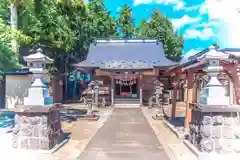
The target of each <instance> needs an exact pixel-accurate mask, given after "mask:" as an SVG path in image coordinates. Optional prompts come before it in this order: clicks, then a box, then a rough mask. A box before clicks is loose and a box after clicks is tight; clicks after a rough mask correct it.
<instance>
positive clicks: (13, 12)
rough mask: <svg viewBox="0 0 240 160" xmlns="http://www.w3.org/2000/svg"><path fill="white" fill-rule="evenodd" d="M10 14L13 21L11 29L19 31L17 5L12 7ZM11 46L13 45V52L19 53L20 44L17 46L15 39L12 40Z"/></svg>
mask: <svg viewBox="0 0 240 160" xmlns="http://www.w3.org/2000/svg"><path fill="white" fill-rule="evenodd" d="M10 13H11V19H10V21H11V22H10V23H11V27H12V28H14V29H17V27H18V26H17V24H18V13H17V5H15V4H11V5H10ZM11 45H12V50H13V52H14V53H17V51H18V44H17V41H16V40H15V39H13V40H12V42H11Z"/></svg>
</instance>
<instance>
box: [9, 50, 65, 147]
mask: <svg viewBox="0 0 240 160" xmlns="http://www.w3.org/2000/svg"><path fill="white" fill-rule="evenodd" d="M24 60H25V61H26V62H27V63H28V66H29V67H30V68H29V69H30V70H31V71H32V72H33V74H34V78H35V80H34V82H33V83H32V85H31V86H30V88H29V90H28V97H25V98H24V105H21V106H17V107H16V108H15V109H14V112H15V127H14V129H13V143H12V146H13V148H15V149H27V150H51V149H53V148H54V147H55V146H57V145H58V144H60V143H61V142H62V140H63V134H62V130H61V121H60V112H59V109H58V107H57V106H56V105H55V104H53V100H52V97H51V96H50V95H49V88H48V87H47V86H46V84H45V82H44V78H43V73H45V72H46V71H47V69H46V64H47V63H52V62H53V60H52V59H50V58H48V57H47V56H45V55H43V54H42V51H41V50H40V49H38V50H37V52H36V53H35V54H31V55H29V56H26V57H24Z"/></svg>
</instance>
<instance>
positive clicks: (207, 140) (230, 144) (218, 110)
mask: <svg viewBox="0 0 240 160" xmlns="http://www.w3.org/2000/svg"><path fill="white" fill-rule="evenodd" d="M228 59H229V56H228V54H226V53H222V52H219V51H217V50H216V49H215V48H210V50H209V52H208V53H206V54H205V55H204V56H203V57H201V59H200V61H202V62H205V63H207V66H206V68H205V72H206V73H207V75H208V76H209V81H208V83H207V84H206V86H205V87H204V88H203V89H202V91H201V92H200V103H199V104H194V106H193V107H192V116H191V122H190V133H189V142H190V143H191V144H192V145H193V146H194V147H195V148H196V149H197V150H198V153H199V154H198V155H197V156H198V159H200V160H201V159H202V160H203V159H204V160H208V159H209V160H210V159H225V158H231V159H236V158H237V157H239V156H240V155H239V154H238V153H240V119H239V112H240V106H235V105H230V100H229V96H228V95H227V94H226V88H225V87H224V86H223V85H222V84H221V83H220V82H219V80H218V78H217V75H218V74H219V73H220V71H221V70H222V67H221V66H220V61H224V60H228Z"/></svg>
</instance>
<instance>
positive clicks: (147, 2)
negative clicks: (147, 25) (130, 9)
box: [134, 0, 153, 6]
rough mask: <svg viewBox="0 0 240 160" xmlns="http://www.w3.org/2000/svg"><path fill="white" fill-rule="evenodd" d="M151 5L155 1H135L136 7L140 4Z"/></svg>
mask: <svg viewBox="0 0 240 160" xmlns="http://www.w3.org/2000/svg"><path fill="white" fill-rule="evenodd" d="M150 3H153V0H134V5H135V6H137V5H139V4H150Z"/></svg>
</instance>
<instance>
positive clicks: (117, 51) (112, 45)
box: [74, 39, 177, 69]
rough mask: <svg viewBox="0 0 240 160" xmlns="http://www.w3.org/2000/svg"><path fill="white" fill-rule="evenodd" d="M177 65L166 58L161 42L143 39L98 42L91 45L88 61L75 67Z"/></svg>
mask: <svg viewBox="0 0 240 160" xmlns="http://www.w3.org/2000/svg"><path fill="white" fill-rule="evenodd" d="M140 64H141V65H140ZM176 64H177V63H175V62H173V61H171V60H169V59H167V58H166V57H165V55H164V50H163V46H162V43H161V42H160V43H159V42H157V41H156V40H142V39H129V40H121V39H115V40H97V41H96V44H91V46H90V48H89V53H88V55H87V58H86V60H85V61H83V62H80V63H78V64H75V65H74V66H77V67H100V68H116V69H117V68H119V69H124V68H128V69H131V68H133V69H134V68H138V67H139V69H146V68H153V67H158V66H173V65H176ZM109 66H111V67H109Z"/></svg>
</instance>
